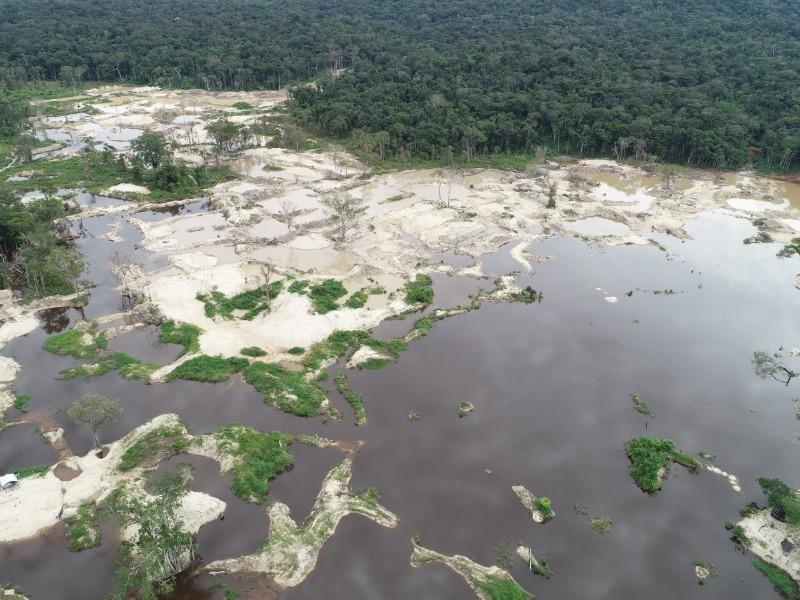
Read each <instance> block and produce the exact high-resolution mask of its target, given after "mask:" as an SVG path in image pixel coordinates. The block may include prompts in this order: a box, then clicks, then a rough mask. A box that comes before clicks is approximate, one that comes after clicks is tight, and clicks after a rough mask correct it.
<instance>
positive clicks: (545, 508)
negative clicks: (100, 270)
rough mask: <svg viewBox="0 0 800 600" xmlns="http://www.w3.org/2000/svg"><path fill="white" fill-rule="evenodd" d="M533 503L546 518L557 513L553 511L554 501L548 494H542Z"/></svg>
mask: <svg viewBox="0 0 800 600" xmlns="http://www.w3.org/2000/svg"><path fill="white" fill-rule="evenodd" d="M533 505H534V507H535V508H536V510H538V511H539V512H540V513H542V516H543V517H544V518H545V519H546V518H548V517H552V516H553V515H554V514H555V513H554V512H553V502H552V501H551V500H550V498H548V497H547V496H540V497H539V498H536V500H534V501H533Z"/></svg>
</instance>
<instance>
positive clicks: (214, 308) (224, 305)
mask: <svg viewBox="0 0 800 600" xmlns="http://www.w3.org/2000/svg"><path fill="white" fill-rule="evenodd" d="M282 289H283V281H274V282H272V283H270V284H269V285H263V286H261V287H258V288H256V289H254V290H246V291H244V292H241V293H239V294H236V295H235V296H233V297H231V298H228V297H227V296H226V295H225V294H223V293H222V292H218V291H212V292H211V293H209V294H202V293H201V294H197V296H196V297H197V299H198V300H200V301H201V302H202V303H203V305H204V308H205V314H206V316H207V317H209V318H213V317H214V316H215V315H220V316H221V317H223V318H225V319H233V318H237V317H235V316H234V314H233V312H234V311H236V310H239V311H245V312H244V314H243V315H241V316H240V317H238V318H241V319H244V320H245V321H251V320H253V318H255V317H256V316H258V315H259V314H260V313H262V312H264V311H265V310H269V307H270V302H271V301H272V300H274V299H275V298H277V297H278V295H279V294H280V293H281V290H282Z"/></svg>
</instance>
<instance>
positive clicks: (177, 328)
mask: <svg viewBox="0 0 800 600" xmlns="http://www.w3.org/2000/svg"><path fill="white" fill-rule="evenodd" d="M201 333H202V329H200V328H199V327H197V326H196V325H190V324H189V323H176V322H175V321H172V320H170V321H165V322H164V323H163V324H162V325H161V331H160V334H159V339H160V340H161V341H162V342H163V343H165V344H178V345H180V346H183V351H182V352H181V353H180V354H178V358H180V357H181V356H183V355H184V354H187V353H189V354H192V353H194V352H198V351H199V350H200V334H201Z"/></svg>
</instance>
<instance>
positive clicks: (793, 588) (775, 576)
mask: <svg viewBox="0 0 800 600" xmlns="http://www.w3.org/2000/svg"><path fill="white" fill-rule="evenodd" d="M753 566H754V567H755V568H756V569H758V571H759V572H760V573H761V574H762V575H764V576H765V577H766V578H767V579H769V580H770V582H772V585H774V586H775V589H776V590H777V591H778V592H779V593H780V595H781V596H783V597H784V598H786V599H787V600H798V598H800V586H798V585H797V583H796V582H795V581H794V579H792V576H791V575H789V573H787V572H786V571H784V570H783V569H781V568H780V567H778V566H776V565H773V564H771V563H768V562H766V561H764V560H762V559H760V558H756V559H755V560H754V561H753Z"/></svg>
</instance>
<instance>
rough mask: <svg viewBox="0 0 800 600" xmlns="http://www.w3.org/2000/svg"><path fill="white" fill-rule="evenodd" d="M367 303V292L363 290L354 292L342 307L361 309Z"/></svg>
mask: <svg viewBox="0 0 800 600" xmlns="http://www.w3.org/2000/svg"><path fill="white" fill-rule="evenodd" d="M366 303H367V292H365V291H364V290H358V291H357V292H354V293H353V295H352V296H350V297H349V298H348V299H347V302H345V303H344V305H345V306H346V307H347V308H361V307H362V306H364V305H365V304H366Z"/></svg>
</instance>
